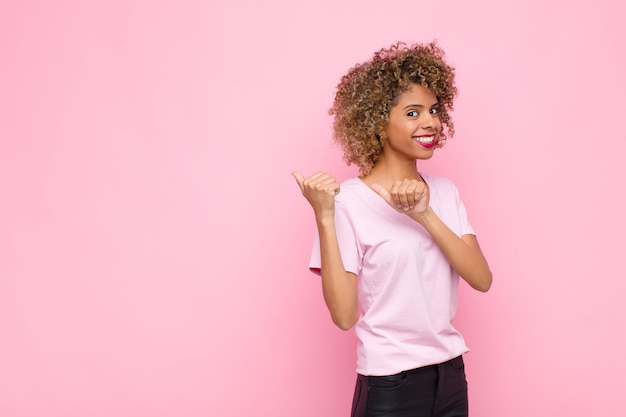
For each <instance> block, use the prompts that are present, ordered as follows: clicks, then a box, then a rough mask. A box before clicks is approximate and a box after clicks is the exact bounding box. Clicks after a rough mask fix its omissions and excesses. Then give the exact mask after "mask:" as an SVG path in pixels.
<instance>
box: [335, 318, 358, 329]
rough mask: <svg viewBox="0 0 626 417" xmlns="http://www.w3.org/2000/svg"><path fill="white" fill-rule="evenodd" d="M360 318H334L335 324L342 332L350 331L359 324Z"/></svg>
mask: <svg viewBox="0 0 626 417" xmlns="http://www.w3.org/2000/svg"><path fill="white" fill-rule="evenodd" d="M357 320H358V317H333V323H335V326H337V327H339V328H340V329H341V330H344V331H347V330H350V329H351V328H352V327H353V326H354V325H355V324H356V322H357Z"/></svg>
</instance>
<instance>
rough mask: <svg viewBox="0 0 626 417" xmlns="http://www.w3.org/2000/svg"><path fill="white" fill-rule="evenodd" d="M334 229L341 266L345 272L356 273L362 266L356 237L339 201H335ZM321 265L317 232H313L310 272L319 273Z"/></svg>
mask: <svg viewBox="0 0 626 417" xmlns="http://www.w3.org/2000/svg"><path fill="white" fill-rule="evenodd" d="M335 229H336V231H337V242H338V244H339V252H340V254H341V260H342V261H343V266H344V268H345V270H346V271H347V272H352V273H353V274H355V275H358V273H359V271H360V270H361V266H362V257H361V256H360V253H361V251H360V250H359V244H358V239H357V236H356V232H355V230H354V226H353V223H352V221H351V219H350V215H349V213H348V211H347V209H346V208H345V207H344V206H343V204H341V203H340V202H339V201H337V202H336V203H335ZM321 266H322V259H321V254H320V240H319V233H315V239H314V241H313V249H312V251H311V260H310V262H309V269H310V270H311V272H313V273H315V274H317V275H321Z"/></svg>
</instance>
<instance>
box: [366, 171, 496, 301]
mask: <svg viewBox="0 0 626 417" xmlns="http://www.w3.org/2000/svg"><path fill="white" fill-rule="evenodd" d="M372 189H373V190H374V191H376V192H377V193H378V194H379V195H380V196H381V197H382V198H383V199H384V200H385V201H387V203H388V204H389V205H390V206H391V207H393V208H394V209H396V210H397V211H398V212H400V213H404V214H406V215H407V216H409V217H411V218H412V219H413V220H415V221H416V222H418V223H419V224H420V225H422V227H424V229H426V231H427V232H428V233H430V235H431V236H432V237H433V239H434V240H435V242H437V245H439V248H440V249H441V251H442V252H443V254H444V255H445V257H446V259H447V260H448V262H450V265H452V268H454V270H455V271H456V272H457V273H458V274H459V275H460V276H461V277H462V278H463V279H464V280H465V281H467V283H468V284H469V285H470V286H471V287H472V288H474V289H476V290H478V291H482V292H487V291H489V288H490V287H491V282H492V280H493V277H492V275H491V271H490V270H489V265H488V264H487V260H486V259H485V257H484V256H483V253H482V251H481V250H480V246H479V245H478V240H477V239H476V236H474V235H463V236H462V237H459V236H457V235H456V234H455V233H454V232H453V231H452V230H450V228H449V227H448V226H447V225H446V224H445V223H444V222H443V221H442V220H441V219H440V218H439V216H437V214H436V213H435V212H434V211H433V209H432V208H431V207H430V195H429V190H428V186H427V185H426V184H425V183H424V182H422V181H418V180H404V181H396V182H394V183H393V185H392V186H391V189H390V190H389V191H387V190H386V189H385V188H383V187H382V186H381V185H379V184H372Z"/></svg>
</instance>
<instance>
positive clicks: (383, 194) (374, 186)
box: [371, 182, 391, 204]
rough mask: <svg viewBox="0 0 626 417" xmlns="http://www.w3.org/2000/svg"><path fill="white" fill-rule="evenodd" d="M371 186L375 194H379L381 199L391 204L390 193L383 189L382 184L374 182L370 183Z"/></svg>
mask: <svg viewBox="0 0 626 417" xmlns="http://www.w3.org/2000/svg"><path fill="white" fill-rule="evenodd" d="M371 188H372V190H374V191H375V192H376V194H378V195H379V196H381V197H382V198H383V200H385V201H386V202H387V203H389V204H391V194H389V191H387V190H385V189H384V188H383V186H382V185H380V184H378V183H376V182H375V183H374V184H372V186H371Z"/></svg>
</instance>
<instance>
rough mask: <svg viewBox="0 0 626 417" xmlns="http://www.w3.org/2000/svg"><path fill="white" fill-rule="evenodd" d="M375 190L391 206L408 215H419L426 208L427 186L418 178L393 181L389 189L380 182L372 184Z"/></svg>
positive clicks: (428, 199)
mask: <svg viewBox="0 0 626 417" xmlns="http://www.w3.org/2000/svg"><path fill="white" fill-rule="evenodd" d="M371 188H372V190H374V191H376V192H377V193H378V195H380V196H381V197H382V198H383V199H384V200H385V201H386V202H387V203H388V204H389V205H390V206H391V207H393V208H394V209H396V210H397V211H398V212H400V213H404V214H407V215H409V216H413V215H416V216H421V215H423V214H424V213H426V211H427V210H428V207H429V204H430V195H429V193H428V186H427V185H426V183H425V182H423V181H419V180H415V179H412V180H409V179H406V180H402V181H395V182H394V183H393V184H392V185H391V188H390V189H389V190H386V189H385V188H383V187H382V186H381V185H380V184H372V187H371Z"/></svg>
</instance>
